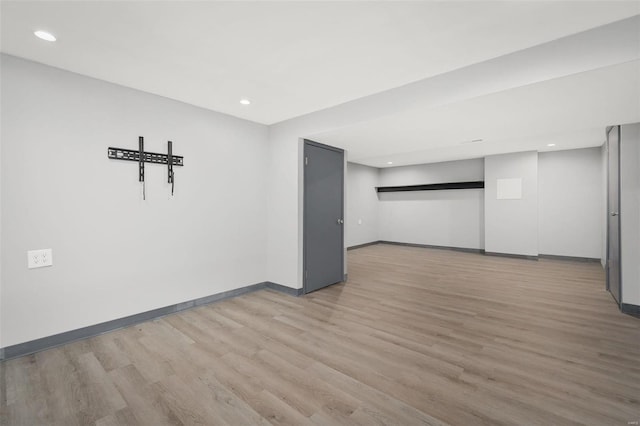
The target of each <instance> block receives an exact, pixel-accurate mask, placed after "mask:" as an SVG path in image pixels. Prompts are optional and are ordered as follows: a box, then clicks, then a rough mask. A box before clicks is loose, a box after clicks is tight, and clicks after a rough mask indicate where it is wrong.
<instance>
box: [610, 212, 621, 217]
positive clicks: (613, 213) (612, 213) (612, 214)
mask: <svg viewBox="0 0 640 426" xmlns="http://www.w3.org/2000/svg"><path fill="white" fill-rule="evenodd" d="M619 214H620V213H618V212H611V216H618V215H619Z"/></svg>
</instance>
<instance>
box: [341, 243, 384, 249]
mask: <svg viewBox="0 0 640 426" xmlns="http://www.w3.org/2000/svg"><path fill="white" fill-rule="evenodd" d="M376 244H380V241H371V242H370V243H364V244H357V245H355V246H351V247H347V250H355V249H359V248H362V247H368V246H375V245H376Z"/></svg>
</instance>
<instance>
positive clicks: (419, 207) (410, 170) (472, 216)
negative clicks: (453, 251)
mask: <svg viewBox="0 0 640 426" xmlns="http://www.w3.org/2000/svg"><path fill="white" fill-rule="evenodd" d="M483 175H484V161H483V160H482V159H474V160H464V161H450V162H445V163H434V164H423V165H418V166H406V167H391V168H386V169H382V170H381V171H380V186H398V185H420V184H431V183H446V182H466V181H477V180H483V179H484V176H483ZM379 199H380V202H379V208H380V239H381V240H383V241H394V242H403V243H413V244H426V245H436V246H446V247H460V248H472V249H482V248H484V238H483V237H484V236H483V229H484V194H483V190H482V189H462V190H448V191H416V192H386V193H380V194H379Z"/></svg>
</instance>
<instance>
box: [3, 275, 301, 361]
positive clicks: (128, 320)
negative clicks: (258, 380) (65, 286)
mask: <svg viewBox="0 0 640 426" xmlns="http://www.w3.org/2000/svg"><path fill="white" fill-rule="evenodd" d="M265 288H270V289H272V290H275V291H279V292H281V293H285V294H288V295H291V296H299V295H300V294H302V289H295V288H291V287H287V286H283V285H281V284H276V283H272V282H269V281H265V282H261V283H257V284H252V285H248V286H246V287H240V288H236V289H233V290H229V291H224V292H222V293H218V294H213V295H210V296H205V297H200V298H198V299H193V300H189V301H187V302H182V303H177V304H175V305H170V306H165V307H162V308H158V309H152V310H150V311H147V312H142V313H139V314H134V315H130V316H127V317H123V318H118V319H115V320H111V321H106V322H102V323H99V324H94V325H90V326H87V327H83V328H78V329H75V330H71V331H65V332H64V333H59V334H54V335H53V336H47V337H42V338H40V339H35V340H31V341H29V342H24V343H18V344H17V345H12V346H7V347H5V348H0V361H1V360H7V359H11V358H17V357H19V356H23V355H29V354H32V353H35V352H40V351H44V350H46V349H51V348H55V347H57V346H61V345H65V344H67V343H71V342H75V341H77V340H82V339H87V338H89V337H94V336H98V335H100V334H103V333H107V332H110V331H114V330H118V329H120V328H124V327H128V326H131V325H135V324H139V323H142V322H146V321H150V320H154V319H157V318H160V317H164V316H166V315H171V314H175V313H177V312H180V311H184V310H186V309H191V308H195V307H196V306H202V305H207V304H209V303H213V302H218V301H220V300H224V299H230V298H232V297H236V296H240V295H242V294H246V293H251V292H253V291H257V290H262V289H265Z"/></svg>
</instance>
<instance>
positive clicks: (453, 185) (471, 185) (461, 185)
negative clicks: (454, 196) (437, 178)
mask: <svg viewBox="0 0 640 426" xmlns="http://www.w3.org/2000/svg"><path fill="white" fill-rule="evenodd" d="M478 188H484V181H483V180H478V181H474V182H450V183H432V184H429V185H405V186H378V187H377V188H376V190H377V191H378V192H401V191H439V190H443V189H478Z"/></svg>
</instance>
